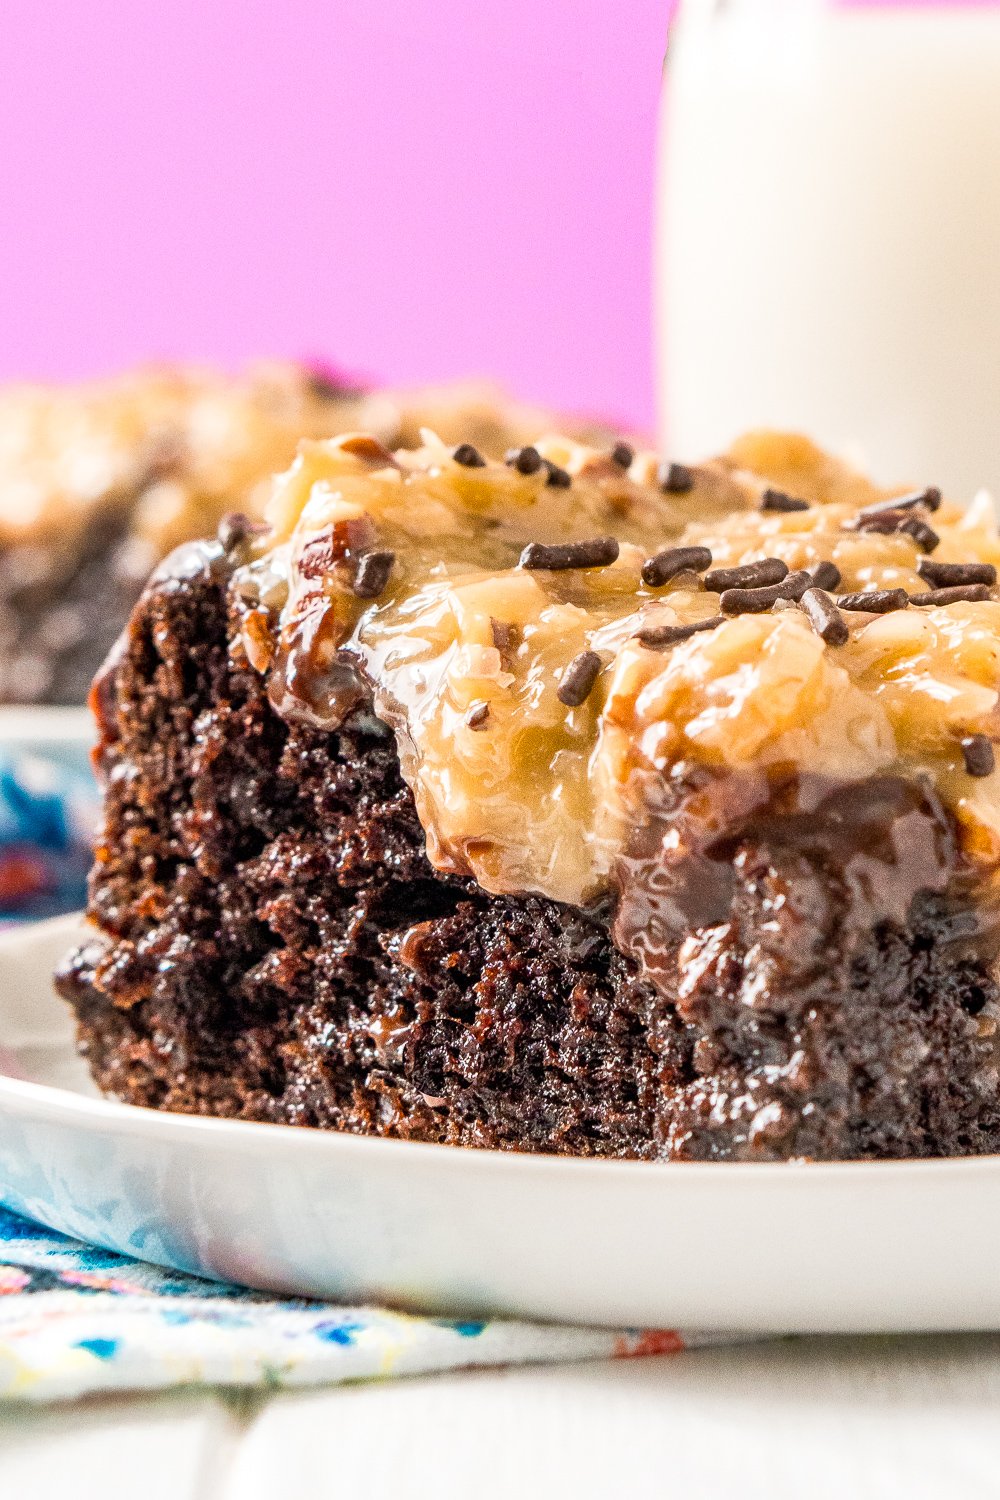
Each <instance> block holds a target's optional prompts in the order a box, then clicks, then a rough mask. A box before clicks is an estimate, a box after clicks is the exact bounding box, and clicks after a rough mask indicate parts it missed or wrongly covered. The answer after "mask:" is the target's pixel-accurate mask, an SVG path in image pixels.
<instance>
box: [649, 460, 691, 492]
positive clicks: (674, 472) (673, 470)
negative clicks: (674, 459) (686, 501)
mask: <svg viewBox="0 0 1000 1500" xmlns="http://www.w3.org/2000/svg"><path fill="white" fill-rule="evenodd" d="M656 482H657V483H658V485H659V486H660V489H661V490H663V491H664V493H665V494H667V495H686V494H687V493H688V491H689V490H693V489H694V470H693V469H689V468H688V466H687V464H671V463H662V464H661V465H660V467H659V468H658V469H657V471H656Z"/></svg>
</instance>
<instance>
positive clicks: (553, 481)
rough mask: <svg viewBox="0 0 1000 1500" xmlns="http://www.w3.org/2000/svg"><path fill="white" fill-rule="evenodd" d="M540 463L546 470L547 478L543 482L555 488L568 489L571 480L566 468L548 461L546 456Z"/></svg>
mask: <svg viewBox="0 0 1000 1500" xmlns="http://www.w3.org/2000/svg"><path fill="white" fill-rule="evenodd" d="M542 463H543V464H544V465H545V467H546V469H547V470H548V478H547V479H546V481H545V483H546V484H550V485H551V486H552V488H553V489H555V490H568V489H569V487H570V485H571V484H572V483H573V481H572V479H571V478H570V476H569V474H567V472H566V470H565V469H560V467H559V465H558V464H553V463H549V460H548V459H547V458H543V459H542Z"/></svg>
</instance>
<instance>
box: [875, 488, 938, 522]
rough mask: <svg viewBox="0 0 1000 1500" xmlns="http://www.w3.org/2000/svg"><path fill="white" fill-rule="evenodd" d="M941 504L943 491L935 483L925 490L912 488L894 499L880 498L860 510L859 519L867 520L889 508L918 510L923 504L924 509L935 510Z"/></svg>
mask: <svg viewBox="0 0 1000 1500" xmlns="http://www.w3.org/2000/svg"><path fill="white" fill-rule="evenodd" d="M940 504H941V491H940V490H939V489H937V488H936V487H935V486H934V485H929V486H928V488H927V489H925V490H912V491H911V493H910V494H908V495H897V496H896V497H895V498H894V499H892V500H878V501H876V503H875V504H874V505H866V506H865V508H864V510H860V511H858V520H859V521H860V520H867V519H868V518H869V517H871V516H878V515H881V514H883V512H885V511H889V510H917V509H919V508H920V507H921V506H922V507H923V508H924V510H930V511H935V510H937V508H938V506H939V505H940Z"/></svg>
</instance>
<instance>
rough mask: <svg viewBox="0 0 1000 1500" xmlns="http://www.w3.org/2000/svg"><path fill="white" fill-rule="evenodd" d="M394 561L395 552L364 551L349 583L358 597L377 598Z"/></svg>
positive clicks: (382, 590)
mask: <svg viewBox="0 0 1000 1500" xmlns="http://www.w3.org/2000/svg"><path fill="white" fill-rule="evenodd" d="M395 561H396V554H395V552H366V553H364V555H363V556H362V557H361V559H360V561H359V562H358V570H357V572H356V573H355V575H354V583H353V584H352V585H351V587H352V589H353V591H354V593H355V594H357V596H358V598H359V599H377V598H378V596H379V594H381V593H383V592H384V590H385V586H386V584H387V583H388V582H389V575H390V574H391V573H392V565H393V563H394V562H395Z"/></svg>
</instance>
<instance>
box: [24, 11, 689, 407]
mask: <svg viewBox="0 0 1000 1500" xmlns="http://www.w3.org/2000/svg"><path fill="white" fill-rule="evenodd" d="M669 9H670V0H505V3H499V0H430V3H428V4H426V5H420V4H418V3H417V0H169V3H166V4H164V3H161V4H154V3H151V0H140V3H139V4H124V3H122V0H86V3H82V4H81V3H80V0H5V4H4V6H3V11H4V19H3V35H2V41H0V48H2V54H3V69H2V79H3V81H2V86H0V142H2V156H0V230H2V232H0V288H2V291H0V299H2V300H0V377H7V376H20V375H30V376H43V377H49V376H57V377H63V376H77V375H83V374H89V373H94V372H101V371H105V370H110V369H114V368H115V367H117V366H121V365H123V364H126V363H128V362H130V361H134V360H140V359H144V358H148V357H150V356H196V357H204V358H210V359H214V360H222V361H225V362H235V361H239V360H240V359H243V358H246V357H248V356H253V355H255V354H261V353H273V354H287V355H303V354H307V355H317V356H326V357H328V358H331V359H333V360H335V361H336V362H338V363H339V364H341V365H343V366H345V367H346V368H348V369H350V370H353V371H358V372H363V373H365V374H367V375H370V376H373V377H375V378H380V379H384V380H390V381H395V380H399V381H411V380H419V379H426V378H439V377H447V376H452V375H459V374H464V373H472V372H491V373H494V374H496V375H498V376H500V377H502V378H503V379H505V380H506V381H508V382H509V383H511V384H512V385H514V386H515V387H516V388H517V389H519V390H520V391H522V392H523V393H524V394H526V395H528V396H531V397H535V398H538V399H542V400H547V401H552V402H555V403H559V404H562V405H565V406H568V407H576V408H581V409H583V408H590V409H593V410H600V411H606V412H608V413H609V414H610V415H613V416H617V417H620V418H623V419H626V420H630V421H632V422H634V423H640V424H646V423H648V422H650V421H651V418H652V377H651V360H650V228H651V218H652V183H653V161H654V144H655V122H656V110H657V103H658V96H659V87H660V69H661V61H662V56H663V50H664V44H665V37H666V25H667V13H668V11H669Z"/></svg>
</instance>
